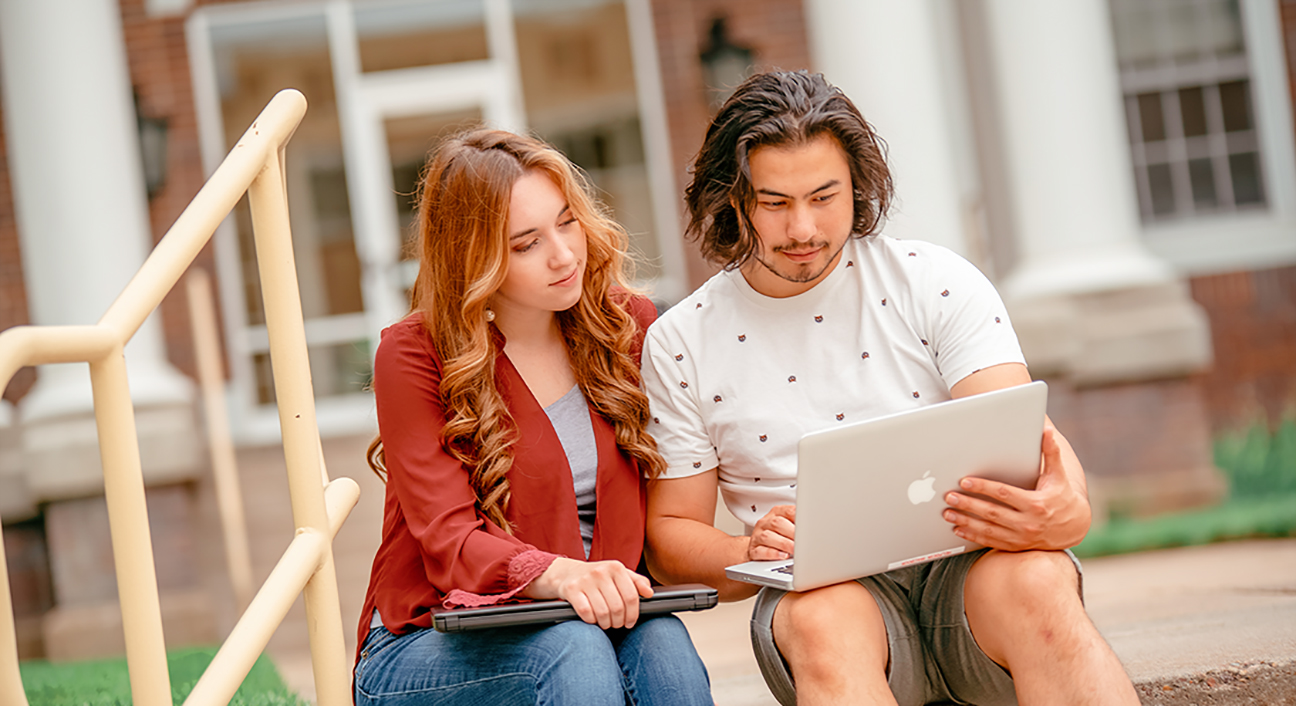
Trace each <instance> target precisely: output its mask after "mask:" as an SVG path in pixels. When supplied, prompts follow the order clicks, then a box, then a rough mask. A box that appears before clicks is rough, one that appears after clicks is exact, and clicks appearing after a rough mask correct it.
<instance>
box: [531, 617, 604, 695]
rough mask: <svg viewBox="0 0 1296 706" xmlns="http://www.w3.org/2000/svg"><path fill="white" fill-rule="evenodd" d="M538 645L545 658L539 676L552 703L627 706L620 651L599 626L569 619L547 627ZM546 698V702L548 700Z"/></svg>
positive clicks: (542, 688)
mask: <svg viewBox="0 0 1296 706" xmlns="http://www.w3.org/2000/svg"><path fill="white" fill-rule="evenodd" d="M538 637H541V638H542V639H540V640H538V641H537V642H536V644H535V648H536V651H537V654H539V655H543V656H544V663H543V666H542V668H541V669H540V670H539V671H538V672H537V673H536V674H535V677H536V680H537V682H538V688H539V691H540V692H541V694H543V695H547V696H548V697H549V698H548V699H547V700H549V701H550V702H552V703H590V704H604V703H606V704H618V705H619V704H623V703H624V701H625V686H624V680H623V678H622V674H621V667H620V665H619V664H618V663H617V658H616V650H615V649H614V648H613V646H612V642H611V641H610V640H609V639H608V637H607V635H606V634H605V633H604V632H603V630H602V629H600V628H599V627H598V626H597V625H591V624H589V623H586V622H583V621H580V620H569V621H567V622H563V623H558V624H556V625H552V626H550V627H547V628H545V629H544V630H543V631H542V632H541V635H540V636H538ZM544 700H546V699H542V701H544Z"/></svg>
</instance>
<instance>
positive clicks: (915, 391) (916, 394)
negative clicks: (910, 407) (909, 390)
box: [914, 390, 918, 400]
mask: <svg viewBox="0 0 1296 706" xmlns="http://www.w3.org/2000/svg"><path fill="white" fill-rule="evenodd" d="M914 399H915V400H916V399H918V391H917V390H914Z"/></svg>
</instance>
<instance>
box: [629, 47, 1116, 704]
mask: <svg viewBox="0 0 1296 706" xmlns="http://www.w3.org/2000/svg"><path fill="white" fill-rule="evenodd" d="M686 195H687V201H688V205H689V210H690V215H691V221H690V225H689V233H690V235H691V236H692V237H695V238H697V239H699V240H700V243H701V247H702V252H703V254H704V255H705V256H706V257H707V258H709V259H710V260H712V261H714V262H716V263H718V264H720V265H722V266H723V267H724V271H722V272H721V273H720V274H718V275H716V276H715V277H713V278H712V279H711V280H710V281H708V282H707V283H706V284H704V285H703V286H702V287H701V288H700V289H699V290H698V291H696V292H694V293H693V294H692V295H691V296H690V297H688V298H687V299H685V300H684V301H682V302H680V303H679V304H678V305H677V306H675V307H674V308H673V309H671V310H670V311H669V312H667V313H666V314H665V315H663V316H662V317H661V318H660V319H658V321H657V323H656V324H654V325H653V327H652V328H651V329H650V330H649V332H648V337H647V340H646V341H645V347H644V363H643V365H644V370H643V373H644V386H645V389H646V390H647V392H648V396H649V400H650V402H651V405H652V417H653V419H652V423H651V424H650V425H649V430H650V431H651V432H652V433H653V435H654V436H655V437H656V438H657V442H658V445H659V448H660V450H661V452H662V454H663V455H664V456H665V458H666V461H667V463H668V466H669V470H668V471H667V472H666V473H665V474H664V475H663V476H662V477H661V479H659V480H657V481H655V482H654V483H653V484H652V485H651V486H650V490H649V496H648V529H647V537H648V544H649V561H650V565H651V567H652V570H653V572H654V574H655V575H656V576H657V577H658V578H660V579H662V580H664V581H667V582H693V581H700V582H703V583H707V584H710V585H712V586H716V587H718V588H719V589H720V592H721V597H722V599H727V600H738V599H742V598H745V597H747V596H750V595H751V594H752V593H753V592H755V590H756V589H755V587H753V586H750V585H748V584H740V583H737V582H734V581H730V580H728V579H726V578H725V576H724V567H726V566H730V565H733V564H739V563H742V562H744V561H749V560H763V559H780V558H786V557H788V556H790V555H791V554H792V553H793V547H794V537H795V520H796V511H795V508H794V507H793V506H792V505H791V504H790V503H792V502H793V500H794V499H795V490H794V489H793V486H794V485H795V481H796V445H797V441H798V440H799V439H800V438H801V436H802V434H804V433H806V432H808V431H813V430H817V429H823V428H826V427H829V426H832V425H834V424H841V423H846V422H854V421H859V420H862V419H869V418H872V417H877V416H881V415H884V414H889V413H893V412H898V411H901V410H905V409H911V408H914V407H918V406H922V405H927V404H932V403H935V402H940V401H943V400H948V399H951V398H954V397H963V396H967V395H973V394H977V393H980V392H986V391H989V390H993V389H998V388H1002V387H1007V386H1011V385H1018V384H1023V383H1026V382H1029V381H1030V376H1029V375H1028V373H1027V371H1026V366H1025V361H1024V359H1023V357H1022V354H1021V349H1020V347H1019V346H1018V344H1017V339H1016V336H1015V334H1014V333H1013V331H1012V327H1011V324H1010V323H1009V321H1008V315H1007V312H1006V311H1005V310H1004V308H1003V304H1002V303H1001V302H1000V299H999V297H998V295H997V294H996V292H995V291H994V288H993V287H992V286H991V285H990V283H989V282H988V281H987V280H986V279H985V277H984V276H982V275H981V273H980V272H979V271H977V270H976V268H975V267H973V266H972V265H970V264H969V263H967V262H966V261H965V260H963V259H961V258H959V257H958V256H957V255H955V254H953V253H951V252H950V251H948V250H945V249H943V248H940V247H938V246H935V245H931V244H929V243H925V242H921V241H904V242H901V241H898V240H895V239H893V238H888V237H886V236H882V235H878V234H877V233H878V231H879V229H880V227H881V225H882V222H883V219H884V218H885V216H886V212H887V208H888V206H889V204H890V201H891V196H892V187H891V177H890V174H889V172H888V170H887V167H886V161H885V156H884V154H883V149H882V146H881V140H880V139H879V138H878V137H877V135H875V134H874V133H873V131H872V128H871V127H870V126H869V125H868V123H866V122H865V121H864V119H863V117H862V116H861V115H860V113H859V111H858V110H857V109H856V108H855V106H854V105H853V104H852V103H851V102H850V100H849V99H848V98H847V97H846V96H845V95H843V94H842V93H841V91H840V90H838V89H836V88H834V87H832V86H830V85H829V84H828V83H827V82H826V81H825V80H824V79H823V77H822V76H819V75H811V74H807V73H805V72H794V73H793V72H788V73H767V74H761V75H757V76H754V77H752V78H751V79H749V80H747V81H746V82H745V83H743V85H742V86H740V87H739V88H738V89H737V91H736V92H735V93H734V95H733V96H732V97H731V98H730V99H729V101H728V102H727V103H726V104H725V105H724V107H723V108H721V110H720V112H719V114H718V115H717V116H716V117H715V119H714V120H713V121H712V123H711V127H710V129H709V130H708V131H707V136H706V140H705V142H704V144H703V146H702V149H701V152H700V153H699V155H698V157H697V160H696V163H695V165H694V176H693V183H692V184H691V185H690V186H689V187H688V189H687V192H686ZM1042 455H1043V463H1042V471H1041V476H1040V479H1039V482H1038V485H1037V487H1036V489H1035V490H1033V491H1026V490H1020V489H1017V488H1013V487H1009V486H1005V485H1002V484H998V483H995V482H992V481H988V480H985V479H978V478H967V479H964V480H963V481H962V482H961V487H962V489H963V490H965V491H967V492H968V493H969V494H964V493H961V492H959V493H949V494H948V495H947V496H946V497H945V501H946V503H947V504H948V505H949V509H947V510H946V511H945V518H946V520H947V521H949V522H950V523H951V529H952V531H953V532H954V534H957V535H958V536H960V537H963V538H967V539H972V540H974V541H977V542H980V543H982V544H984V545H986V546H987V547H991V548H992V549H988V550H983V551H979V552H973V553H971V554H968V555H959V556H955V557H950V558H948V559H943V560H940V561H937V562H933V563H930V564H925V565H922V566H918V567H911V568H907V569H901V570H898V571H893V572H890V573H887V574H882V575H878V576H872V577H868V578H864V579H860V580H858V581H852V582H847V583H843V584H837V585H835V586H829V587H825V588H821V589H817V590H813V591H806V592H802V593H784V592H782V591H778V590H775V589H771V588H764V589H761V590H760V593H759V595H758V596H757V598H756V603H755V606H754V610H753V614H752V642H753V647H754V649H755V652H756V656H757V659H758V661H759V662H760V664H761V670H762V673H763V674H764V675H765V680H766V682H767V683H768V684H769V687H770V689H771V691H773V693H774V695H775V696H776V697H777V698H778V699H779V701H780V702H781V703H783V704H785V705H790V704H792V703H800V704H816V703H846V702H849V703H877V704H895V703H900V704H906V705H907V704H925V703H929V702H933V701H934V702H941V701H953V700H956V699H957V700H958V701H959V702H969V703H976V704H979V705H980V706H992V705H995V704H1014V703H1019V702H1020V703H1026V704H1067V705H1069V706H1075V705H1077V704H1104V705H1107V704H1137V703H1138V700H1137V697H1136V696H1135V693H1134V690H1133V687H1132V685H1131V684H1130V681H1129V679H1128V677H1127V676H1126V675H1125V673H1124V671H1123V669H1122V668H1121V665H1120V663H1119V661H1118V660H1117V659H1116V657H1115V655H1114V654H1113V653H1112V652H1111V649H1110V648H1109V647H1108V646H1107V645H1106V643H1105V642H1104V641H1103V640H1102V638H1101V636H1099V634H1098V632H1097V630H1095V628H1094V626H1093V624H1092V623H1091V622H1090V621H1089V619H1088V616H1087V615H1086V614H1085V612H1084V607H1083V605H1082V603H1081V596H1080V575H1079V565H1078V564H1077V563H1076V562H1075V559H1074V557H1073V556H1071V555H1070V553H1069V552H1066V551H1064V550H1065V549H1066V548H1067V547H1070V546H1073V545H1075V544H1076V543H1078V542H1079V541H1080V540H1081V539H1082V538H1083V537H1084V535H1085V533H1086V532H1087V531H1088V528H1089V522H1090V512H1089V504H1088V498H1087V494H1086V493H1087V491H1086V486H1085V479H1084V471H1083V469H1082V468H1081V466H1080V463H1079V461H1078V459H1077V458H1076V457H1075V454H1074V453H1073V452H1072V450H1071V448H1070V446H1069V445H1068V444H1067V442H1066V440H1065V439H1064V438H1063V437H1062V435H1061V434H1059V433H1057V432H1056V431H1055V430H1054V429H1053V428H1052V426H1051V424H1050V425H1048V428H1047V429H1046V431H1045V433H1044V438H1043V441H1042ZM717 487H718V488H719V489H720V491H721V492H722V494H723V496H724V500H725V503H726V504H727V506H728V507H729V509H730V510H731V511H733V512H734V514H735V515H736V516H737V517H738V518H739V519H740V520H742V521H743V522H744V523H745V524H746V525H747V527H748V528H749V530H750V531H749V536H745V537H731V536H729V535H727V534H725V533H723V532H721V531H719V530H717V529H715V527H714V521H715V498H716V489H717ZM972 493H977V494H982V495H986V496H990V497H994V498H997V499H999V500H1001V501H1002V502H1003V503H1004V504H1003V505H996V504H993V503H989V502H986V501H985V500H981V499H978V498H975V497H973V495H971V494H972Z"/></svg>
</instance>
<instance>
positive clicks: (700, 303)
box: [693, 302, 702, 309]
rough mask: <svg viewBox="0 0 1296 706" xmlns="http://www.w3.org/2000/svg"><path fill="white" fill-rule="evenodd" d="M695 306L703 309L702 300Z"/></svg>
mask: <svg viewBox="0 0 1296 706" xmlns="http://www.w3.org/2000/svg"><path fill="white" fill-rule="evenodd" d="M693 308H694V309H701V308H702V302H698V304H697V306H695V307H693Z"/></svg>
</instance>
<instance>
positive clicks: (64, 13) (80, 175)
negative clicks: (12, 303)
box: [0, 0, 196, 493]
mask: <svg viewBox="0 0 1296 706" xmlns="http://www.w3.org/2000/svg"><path fill="white" fill-rule="evenodd" d="M0 70H2V71H3V81H0V83H2V84H3V88H4V118H5V120H4V127H5V135H6V144H7V145H8V150H9V169H10V173H11V174H12V184H13V196H14V212H15V217H16V221H17V225H18V235H19V241H20V243H21V249H22V259H23V274H24V276H25V279H26V281H27V296H28V301H29V303H30V304H29V305H30V307H31V310H30V311H31V319H32V323H34V324H45V325H57V324H91V323H94V322H96V321H98V320H99V318H100V317H101V316H102V315H103V313H104V312H105V311H106V310H107V308H108V306H109V305H110V304H111V303H112V301H113V300H114V299H115V298H116V297H117V295H118V294H119V293H120V292H121V290H122V289H123V288H124V287H125V286H126V283H127V282H128V281H129V280H130V278H131V277H132V276H134V274H135V272H136V271H137V270H138V269H139V267H140V265H141V264H143V262H144V258H145V257H146V255H147V253H148V251H149V250H150V249H151V247H152V239H151V237H150V227H149V218H148V205H147V198H146V196H145V191H144V178H143V174H142V166H141V163H140V156H139V136H138V131H137V128H136V116H135V110H134V106H133V101H132V97H131V84H130V77H129V73H128V70H127V64H126V51H125V45H124V40H123V36H122V24H121V16H120V10H119V8H118V5H117V2H116V1H115V0H75V1H69V2H29V1H28V0H0ZM126 361H127V364H128V368H129V375H130V387H131V395H132V398H133V399H134V401H135V403H136V406H137V408H150V407H151V408H154V409H157V408H160V407H167V408H171V412H170V413H169V414H168V415H159V416H157V418H156V419H155V420H154V421H156V423H157V424H159V425H161V427H156V426H154V427H151V426H150V423H149V422H148V421H147V420H144V419H141V422H140V435H141V437H145V436H149V435H150V429H151V428H152V429H153V430H154V431H155V432H156V433H157V434H158V436H159V438H164V439H165V438H173V439H176V441H177V443H178V442H180V441H182V440H183V441H187V442H190V443H192V442H193V441H194V438H193V436H194V423H193V420H192V415H190V416H189V417H188V418H186V417H184V416H183V415H176V414H174V407H176V406H184V407H187V408H189V409H192V398H193V392H192V383H191V382H190V381H189V379H188V378H186V377H184V376H183V375H181V374H180V373H179V372H177V371H176V370H175V369H174V368H173V367H172V366H171V365H170V364H169V363H168V362H167V360H166V355H165V351H164V348H163V341H162V335H161V329H160V327H159V326H158V321H157V317H156V316H154V317H150V319H149V320H148V321H146V322H145V324H144V325H143V326H142V327H141V328H140V330H139V332H138V333H136V334H135V337H134V338H133V339H132V341H131V342H130V344H129V345H128V346H127V348H126ZM92 404H93V403H92V397H91V390H90V384H89V371H88V367H87V366H86V365H84V364H76V365H59V366H45V367H42V369H41V370H40V375H39V378H38V380H37V382H36V385H35V386H34V387H33V388H32V390H31V392H30V393H29V394H28V395H27V396H26V397H25V398H24V399H23V400H22V402H21V403H20V404H19V406H18V411H19V415H20V417H21V419H22V422H23V424H24V428H25V429H24V445H25V446H26V448H27V450H28V451H29V452H35V453H38V454H42V453H44V452H46V451H51V452H54V451H57V448H58V447H59V446H60V445H61V446H66V447H74V446H77V445H84V444H86V443H87V442H89V444H94V434H93V423H92V422H91V421H90V420H89V414H90V411H91V410H92ZM50 420H53V421H50ZM68 420H73V421H68ZM47 421H50V423H52V424H55V425H56V426H55V427H52V428H50V427H42V423H44V422H47ZM81 458H89V459H96V458H97V453H95V454H90V455H89V456H88V457H87V456H83V455H78V460H80V459H81ZM186 458H196V456H193V455H191V454H189V453H182V454H181V459H186ZM149 461H150V459H147V458H146V463H148V462H149ZM161 463H162V464H163V465H164V466H174V465H175V463H180V464H182V465H183V464H184V463H185V461H184V460H180V459H178V460H177V461H176V462H174V463H173V462H170V461H161ZM93 466H94V467H93V470H92V472H93V473H94V474H98V466H97V463H95V464H93ZM50 472H51V471H50V470H49V469H48V468H46V469H42V470H41V471H40V475H36V474H35V472H33V475H32V477H31V480H32V481H33V482H34V483H35V484H37V485H39V484H40V483H42V482H43V481H41V480H39V479H40V478H43V477H44V475H45V474H47V473H50ZM69 490H70V489H69ZM51 492H55V493H57V492H58V491H57V490H54V489H51Z"/></svg>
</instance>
